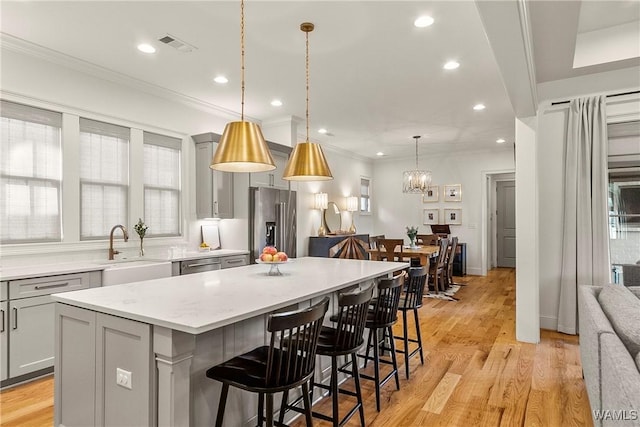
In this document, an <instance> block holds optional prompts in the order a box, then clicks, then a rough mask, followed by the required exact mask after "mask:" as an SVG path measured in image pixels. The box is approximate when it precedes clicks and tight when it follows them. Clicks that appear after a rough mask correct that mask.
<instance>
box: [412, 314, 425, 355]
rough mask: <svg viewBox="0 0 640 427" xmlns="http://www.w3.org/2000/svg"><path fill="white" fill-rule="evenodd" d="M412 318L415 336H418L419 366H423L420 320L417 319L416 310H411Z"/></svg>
mask: <svg viewBox="0 0 640 427" xmlns="http://www.w3.org/2000/svg"><path fill="white" fill-rule="evenodd" d="M413 318H414V320H415V322H416V335H417V336H418V350H419V352H420V364H421V365H424V355H423V354H422V335H420V320H419V319H418V309H417V308H414V309H413Z"/></svg>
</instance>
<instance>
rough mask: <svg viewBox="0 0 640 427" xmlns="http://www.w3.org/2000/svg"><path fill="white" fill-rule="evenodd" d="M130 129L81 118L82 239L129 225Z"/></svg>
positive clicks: (95, 236) (99, 236)
mask: <svg viewBox="0 0 640 427" xmlns="http://www.w3.org/2000/svg"><path fill="white" fill-rule="evenodd" d="M129 135H130V130H129V128H125V127H122V126H116V125H112V124H109V123H103V122H98V121H95V120H89V119H84V118H81V119H80V239H81V240H88V239H104V238H107V237H108V236H109V230H110V229H111V227H113V226H114V225H116V224H125V225H126V224H127V218H128V203H127V201H128V196H129Z"/></svg>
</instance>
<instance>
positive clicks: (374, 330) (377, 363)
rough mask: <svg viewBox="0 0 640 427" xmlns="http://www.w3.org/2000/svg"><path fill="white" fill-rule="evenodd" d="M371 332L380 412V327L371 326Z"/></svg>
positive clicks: (377, 401)
mask: <svg viewBox="0 0 640 427" xmlns="http://www.w3.org/2000/svg"><path fill="white" fill-rule="evenodd" d="M369 331H370V332H369V334H373V342H374V344H373V375H374V379H375V386H376V410H377V411H378V412H380V355H379V354H378V352H379V348H378V328H371V329H370V330H369Z"/></svg>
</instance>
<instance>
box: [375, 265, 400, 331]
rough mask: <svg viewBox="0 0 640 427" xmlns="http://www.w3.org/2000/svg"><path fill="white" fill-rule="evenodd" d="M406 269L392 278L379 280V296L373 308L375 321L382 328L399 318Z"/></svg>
mask: <svg viewBox="0 0 640 427" xmlns="http://www.w3.org/2000/svg"><path fill="white" fill-rule="evenodd" d="M406 274H407V273H405V272H404V271H403V272H402V273H400V274H398V275H396V276H393V277H392V278H384V279H379V280H378V296H377V298H376V304H375V306H374V309H373V319H371V320H372V321H373V323H375V324H376V327H379V328H382V327H385V326H390V325H393V324H394V323H395V322H396V321H397V320H398V306H399V305H400V293H401V292H402V285H403V284H404V278H405V275H406Z"/></svg>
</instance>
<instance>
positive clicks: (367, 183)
mask: <svg viewBox="0 0 640 427" xmlns="http://www.w3.org/2000/svg"><path fill="white" fill-rule="evenodd" d="M360 212H361V213H362V212H365V213H369V212H371V180H370V179H369V178H360Z"/></svg>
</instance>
